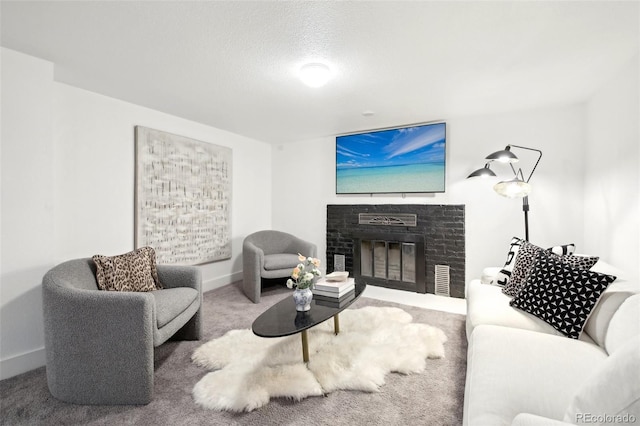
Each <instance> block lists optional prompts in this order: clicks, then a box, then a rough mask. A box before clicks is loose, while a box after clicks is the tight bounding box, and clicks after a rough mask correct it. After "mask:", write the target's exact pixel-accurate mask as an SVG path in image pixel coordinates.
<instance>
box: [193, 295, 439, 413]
mask: <svg viewBox="0 0 640 426" xmlns="http://www.w3.org/2000/svg"><path fill="white" fill-rule="evenodd" d="M411 321H412V318H411V315H409V314H408V313H406V312H405V311H403V310H402V309H399V308H391V307H366V308H361V309H347V310H345V311H343V312H342V313H340V333H339V334H338V335H337V336H336V335H335V334H334V333H333V319H330V320H328V321H326V322H325V323H323V324H319V325H317V326H316V327H313V328H311V329H309V331H308V337H309V363H308V364H306V365H305V363H304V362H303V361H302V342H301V338H300V334H295V335H293V336H287V337H280V338H262V337H258V336H256V335H254V334H253V332H252V331H251V330H249V329H244V330H231V331H229V332H228V333H226V334H225V335H224V336H222V337H220V338H218V339H214V340H212V341H210V342H208V343H205V344H204V345H202V346H200V347H199V348H198V349H196V350H195V352H194V353H193V355H192V357H191V359H192V361H193V362H194V363H196V364H197V365H199V366H202V367H205V368H207V369H210V370H216V371H213V372H211V373H208V374H207V375H206V376H204V377H203V378H202V379H201V380H200V381H199V382H198V383H197V384H196V385H195V387H194V388H193V396H194V398H195V401H196V402H197V403H198V404H200V405H202V406H204V407H206V408H210V409H214V410H219V411H232V412H242V411H253V410H255V409H256V408H259V407H262V406H263V405H266V404H267V403H268V402H269V400H270V398H272V397H286V398H291V399H294V400H296V401H299V400H301V399H303V398H306V397H308V396H319V395H324V394H327V393H330V392H333V391H335V390H339V389H342V390H359V391H365V392H376V391H378V390H379V387H380V386H381V385H383V384H384V378H385V376H386V374H387V373H390V372H397V373H402V374H412V373H421V372H422V371H424V369H425V366H426V362H427V361H426V360H427V358H444V346H443V343H444V342H446V340H447V337H446V336H445V334H444V332H443V331H442V330H440V329H439V328H436V327H432V326H429V325H427V324H418V323H412V322H411Z"/></svg>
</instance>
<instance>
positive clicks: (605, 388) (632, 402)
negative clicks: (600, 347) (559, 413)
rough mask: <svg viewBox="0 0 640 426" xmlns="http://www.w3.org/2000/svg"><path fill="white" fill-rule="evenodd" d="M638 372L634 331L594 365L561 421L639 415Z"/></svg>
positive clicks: (638, 340) (639, 348)
mask: <svg viewBox="0 0 640 426" xmlns="http://www.w3.org/2000/svg"><path fill="white" fill-rule="evenodd" d="M636 312H638V311H637V310H636ZM639 373H640V335H636V336H635V337H634V338H632V339H629V340H627V341H626V343H625V344H624V345H623V346H622V347H620V348H619V349H618V350H616V351H615V352H614V353H613V354H611V355H610V356H609V357H607V359H606V360H605V361H604V362H603V363H602V364H601V365H600V366H598V367H597V368H595V369H594V371H593V373H592V374H590V375H589V378H588V380H587V382H586V383H585V384H584V385H583V386H582V387H581V388H580V389H579V390H578V392H577V393H576V395H575V396H574V398H573V401H572V402H571V404H570V405H569V407H568V408H567V411H566V413H565V415H564V421H566V422H573V423H577V424H581V423H582V424H584V423H594V422H593V421H590V418H591V419H594V418H595V419H597V420H598V423H616V424H620V423H626V422H624V421H623V419H624V418H625V416H626V417H627V418H630V417H631V416H633V417H635V418H636V419H640V380H638V374H639ZM587 416H588V417H587ZM600 419H601V420H600ZM602 420H604V421H602ZM627 422H628V421H627ZM634 423H635V422H634Z"/></svg>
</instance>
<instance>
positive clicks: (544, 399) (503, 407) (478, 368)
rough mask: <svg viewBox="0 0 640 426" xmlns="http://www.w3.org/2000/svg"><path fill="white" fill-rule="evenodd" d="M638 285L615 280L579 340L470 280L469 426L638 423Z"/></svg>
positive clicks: (597, 267) (496, 290) (494, 289)
mask: <svg viewBox="0 0 640 426" xmlns="http://www.w3.org/2000/svg"><path fill="white" fill-rule="evenodd" d="M592 270H594V271H598V272H604V273H611V268H610V267H608V265H606V264H604V263H603V262H599V263H598V264H596V265H595V266H594V267H593V268H592ZM485 275H491V274H490V273H487V270H485ZM483 278H484V276H483ZM639 287H640V286H639V285H638V283H635V282H630V281H626V280H622V279H619V280H616V281H614V282H613V283H612V284H611V285H610V286H609V288H607V290H606V291H605V292H604V293H603V294H602V296H601V298H600V300H599V301H598V304H597V305H596V306H595V308H594V309H593V311H592V313H591V315H590V316H589V319H588V320H587V322H586V324H585V327H584V330H583V332H582V334H581V336H580V338H579V339H578V340H576V339H570V338H568V337H565V336H563V335H561V333H560V332H558V331H556V330H555V329H554V328H553V327H551V326H550V325H549V324H547V323H546V322H544V321H542V320H540V319H538V318H536V317H535V316H533V315H530V314H528V313H525V312H523V311H521V310H518V309H516V308H512V307H511V306H509V300H510V299H511V298H510V297H509V296H506V295H504V294H503V293H502V291H501V290H502V288H501V287H498V286H494V285H490V284H483V283H482V282H481V280H474V281H472V282H471V283H469V285H468V286H467V290H466V293H467V294H466V297H467V322H466V326H467V338H468V342H469V346H468V357H467V377H466V386H465V401H464V420H463V423H464V425H468V426H494V425H514V426H516V425H517V426H525V425H531V426H533V425H535V426H542V425H567V424H621V423H627V424H639V425H640V294H637V293H638V292H639Z"/></svg>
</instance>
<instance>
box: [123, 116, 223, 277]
mask: <svg viewBox="0 0 640 426" xmlns="http://www.w3.org/2000/svg"><path fill="white" fill-rule="evenodd" d="M135 145H136V160H135V162H136V166H135V181H136V182H135V245H136V247H143V246H151V247H153V248H154V249H155V251H156V259H157V262H158V263H160V264H181V265H196V264H201V263H206V262H212V261H216V260H222V259H229V258H230V257H231V176H232V173H231V170H232V169H231V166H232V152H231V149H230V148H226V147H222V146H218V145H214V144H211V143H207V142H202V141H198V140H195V139H190V138H187V137H184V136H178V135H174V134H171V133H166V132H163V131H160V130H154V129H149V128H146V127H142V126H136V128H135Z"/></svg>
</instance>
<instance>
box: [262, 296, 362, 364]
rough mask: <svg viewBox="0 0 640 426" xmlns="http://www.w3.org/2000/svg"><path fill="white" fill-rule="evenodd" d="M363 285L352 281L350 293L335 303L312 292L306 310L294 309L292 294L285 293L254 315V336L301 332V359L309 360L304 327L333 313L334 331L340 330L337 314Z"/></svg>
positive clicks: (347, 304)
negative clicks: (313, 294)
mask: <svg viewBox="0 0 640 426" xmlns="http://www.w3.org/2000/svg"><path fill="white" fill-rule="evenodd" d="M366 287H367V285H366V284H356V288H355V292H354V295H353V297H352V298H349V299H348V300H346V301H343V302H340V303H339V304H338V303H337V302H333V301H329V300H328V299H316V297H315V296H314V298H313V300H312V301H311V309H310V310H308V311H306V312H298V311H296V306H295V304H294V302H293V297H291V296H288V297H285V298H284V299H283V300H281V301H280V302H278V303H276V304H275V305H273V306H272V307H270V308H269V309H267V310H266V311H265V312H264V313H262V315H260V316H259V317H258V318H256V320H255V321H254V322H253V325H252V326H251V329H252V330H253V333H254V334H255V335H256V336H260V337H283V336H290V335H292V334H296V333H301V335H302V359H303V360H304V362H309V343H308V340H307V330H308V329H309V328H311V327H313V326H315V325H318V324H320V323H322V322H325V321H326V320H328V319H329V318H331V317H333V330H334V332H335V333H336V334H338V333H339V332H340V318H339V317H338V314H339V313H340V312H342V311H344V310H345V309H347V308H348V307H349V306H351V304H352V303H353V302H355V301H356V300H358V298H359V297H360V295H362V292H363V291H364V289H365V288H366Z"/></svg>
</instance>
